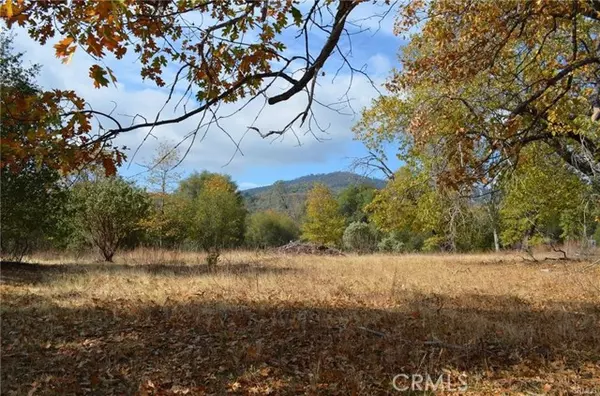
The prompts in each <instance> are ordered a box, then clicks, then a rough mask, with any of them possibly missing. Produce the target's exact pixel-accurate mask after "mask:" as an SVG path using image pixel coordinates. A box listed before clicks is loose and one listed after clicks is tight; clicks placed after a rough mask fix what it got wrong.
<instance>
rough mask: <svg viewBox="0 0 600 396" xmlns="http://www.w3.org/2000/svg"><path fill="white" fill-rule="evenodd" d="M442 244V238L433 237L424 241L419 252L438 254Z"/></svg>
mask: <svg viewBox="0 0 600 396" xmlns="http://www.w3.org/2000/svg"><path fill="white" fill-rule="evenodd" d="M443 244H444V238H443V237H441V236H437V235H434V236H431V237H429V238H427V239H425V242H423V247H422V248H421V250H422V251H424V252H428V253H433V252H439V251H441V250H442V247H443Z"/></svg>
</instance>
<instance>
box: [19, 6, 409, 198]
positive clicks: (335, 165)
mask: <svg viewBox="0 0 600 396" xmlns="http://www.w3.org/2000/svg"><path fill="white" fill-rule="evenodd" d="M309 5H310V3H309V2H305V3H304V4H303V5H302V6H303V7H307V6H309ZM382 10H383V8H382V5H379V4H372V3H363V4H361V5H359V6H358V7H357V9H356V10H355V11H354V12H353V14H352V18H351V20H357V21H358V20H360V23H361V24H362V25H363V26H368V27H370V28H371V31H367V32H364V33H361V34H359V35H355V36H353V38H352V55H351V56H350V61H351V62H352V64H353V65H354V66H355V67H356V68H360V67H362V66H363V65H364V66H365V67H366V71H367V72H368V74H369V76H370V77H371V78H372V79H373V80H374V81H375V83H376V84H377V85H378V86H379V85H380V84H382V83H383V82H384V81H385V79H386V77H387V75H388V74H389V71H390V69H391V68H392V67H398V66H399V65H398V62H397V52H398V49H399V47H400V46H401V45H402V43H403V42H402V40H401V39H400V38H399V37H396V36H394V35H393V33H392V27H393V18H394V15H393V13H390V15H388V16H387V18H386V19H385V20H383V21H382V23H381V27H380V28H379V22H378V21H377V20H375V19H367V20H364V19H363V18H365V17H367V16H369V15H372V14H373V13H374V12H375V13H379V12H381V11H382ZM15 33H16V39H15V47H16V49H17V50H19V51H25V60H26V62H31V63H39V64H41V65H42V72H41V74H40V76H39V80H38V82H39V84H40V85H42V86H43V87H45V88H62V89H67V88H68V89H74V90H76V91H77V92H78V93H79V94H80V95H81V96H83V97H84V98H85V99H86V100H87V101H88V102H89V103H91V104H92V106H93V107H94V108H96V109H99V110H105V111H110V110H111V109H112V108H113V106H114V104H113V101H114V102H115V103H116V104H117V109H116V110H115V112H114V114H119V117H121V118H122V119H123V122H125V123H127V118H126V117H125V116H124V114H128V115H132V114H143V115H144V116H146V117H147V118H148V119H154V117H155V115H156V113H157V111H158V110H159V109H160V107H161V106H162V104H163V103H164V100H165V98H166V95H167V94H168V88H157V87H155V86H154V85H152V84H151V83H144V82H142V80H141V78H140V76H139V65H138V64H137V63H136V60H135V58H133V57H128V56H126V57H125V58H124V59H123V60H121V61H113V60H110V59H108V60H107V64H108V65H109V66H110V67H111V68H112V69H113V71H114V72H115V74H116V76H117V79H118V83H117V86H116V87H112V86H111V87H109V88H102V89H95V88H93V84H92V82H91V80H90V79H89V77H88V68H89V66H90V65H91V64H93V63H94V61H93V60H92V59H91V58H90V57H89V56H88V55H87V54H85V53H84V52H83V51H81V50H78V51H77V52H76V54H75V56H74V57H73V59H72V61H71V62H70V63H69V64H68V65H64V64H62V63H61V62H60V61H59V60H57V59H56V58H55V56H54V48H53V45H54V44H55V42H48V43H47V44H46V45H45V46H43V47H42V46H40V45H39V44H38V43H36V42H34V41H32V40H31V39H29V37H28V36H27V34H26V32H24V31H22V30H18V29H17V30H16V31H15ZM322 40H323V37H322V36H320V35H319V34H317V33H315V34H314V35H312V37H311V43H312V44H311V47H313V46H314V48H320V47H319V45H320V44H321V43H322ZM284 41H285V42H286V44H287V45H288V48H289V51H290V52H293V51H294V50H295V48H296V47H295V45H296V42H295V40H294V38H293V35H290V37H284ZM341 47H342V49H343V50H344V51H345V50H347V49H348V48H349V47H348V44H347V43H346V42H343V43H342V44H341ZM340 59H341V58H340V57H339V56H336V55H334V57H333V58H331V59H330V60H329V61H328V62H327V63H326V65H325V68H324V71H325V77H321V78H319V80H318V87H317V94H316V95H317V97H318V98H319V99H321V100H322V101H323V102H327V103H330V102H334V101H337V100H338V99H339V97H340V96H341V95H343V93H344V92H345V91H346V89H347V87H348V85H349V81H350V74H349V72H348V71H347V70H343V71H342V72H341V73H340V74H339V75H338V77H337V78H336V79H335V81H332V77H333V75H334V74H335V71H336V70H337V69H338V67H339V65H340ZM175 67H176V65H173V68H175ZM169 71H171V72H172V69H169ZM167 81H168V80H167ZM280 88H281V87H280ZM380 89H381V90H383V89H382V88H380ZM377 95H378V92H377V90H375V89H374V88H373V87H372V86H371V85H370V83H369V82H368V81H367V79H366V78H364V77H361V76H360V75H355V76H354V79H353V83H352V85H351V88H350V91H349V93H348V96H349V98H350V103H351V104H352V108H353V110H354V114H348V115H340V114H337V113H335V112H333V111H331V110H327V109H323V108H321V109H318V110H315V113H316V116H317V117H318V121H319V123H320V124H322V125H324V126H329V128H328V130H327V134H319V135H318V136H319V138H321V139H322V141H318V140H317V139H315V138H314V137H313V136H311V135H310V134H306V135H304V134H303V132H304V131H299V133H298V139H296V138H295V137H294V136H292V135H286V136H284V137H282V138H278V139H274V140H263V139H261V138H260V137H259V136H257V135H254V134H250V133H247V126H248V125H251V124H252V122H253V120H254V118H255V116H256V114H257V113H258V110H259V107H260V106H258V104H257V106H248V108H246V109H244V111H242V112H240V113H238V114H237V115H235V116H234V117H231V118H229V119H227V120H224V121H223V122H222V126H223V128H224V129H225V130H226V131H227V132H228V133H229V134H230V135H231V136H233V138H234V139H236V140H237V139H239V138H241V137H242V136H244V139H243V140H242V143H241V145H240V147H241V150H242V152H243V155H241V154H240V153H237V154H236V155H235V156H234V157H233V159H232V160H231V161H230V159H231V157H232V155H233V154H234V153H235V151H236V149H235V145H234V144H233V143H232V142H231V140H230V139H229V138H228V137H227V136H226V135H225V134H224V133H223V132H222V131H220V130H219V129H218V128H216V127H211V128H210V129H208V130H207V131H206V138H205V139H204V140H203V141H201V142H198V141H197V142H196V143H195V144H194V146H192V148H191V149H190V152H189V154H188V155H187V157H186V158H185V160H184V161H183V163H182V164H181V166H180V169H179V171H180V172H181V173H183V174H184V175H185V174H189V173H191V172H193V171H201V170H204V169H206V170H209V171H213V172H222V173H228V174H230V175H231V176H232V178H233V179H234V180H235V181H236V182H237V183H238V185H239V186H240V187H241V188H242V189H243V188H250V187H254V186H261V185H268V184H271V183H273V182H275V181H277V180H288V179H293V178H295V177H299V176H303V175H306V174H309V173H326V172H332V171H338V170H349V168H350V164H351V162H352V159H353V158H356V157H360V156H364V155H365V154H366V150H365V149H364V147H363V146H362V144H361V143H360V142H357V141H354V140H353V133H352V131H351V128H352V125H354V123H356V122H357V120H358V117H359V112H360V110H361V109H362V108H363V107H365V106H368V105H369V103H370V101H371V100H372V99H373V98H375V97H376V96H377ZM305 103H306V102H305V97H302V98H300V97H298V98H293V99H292V100H289V101H287V102H284V103H282V104H279V105H277V106H273V108H271V107H269V108H267V109H265V111H264V112H263V113H262V114H261V117H260V118H259V119H258V120H257V121H256V123H255V124H253V125H256V126H258V127H260V128H261V130H266V129H269V128H270V129H275V128H281V127H282V126H283V125H285V124H286V123H287V120H289V119H290V117H293V115H294V114H297V113H298V112H299V111H300V110H301V109H303V108H304V106H305ZM238 106H239V104H238ZM231 109H232V110H233V107H232V108H231ZM166 110H168V109H166ZM220 111H222V112H223V114H226V113H227V112H228V111H229V112H231V111H230V109H229V108H227V106H224V108H222V109H221V110H220ZM345 113H351V111H350V109H345ZM166 115H167V116H169V115H170V114H166ZM197 122H198V121H197V120H196V121H195V123H194V122H193V120H190V122H188V123H186V122H184V123H181V124H177V125H170V126H168V127H163V128H162V129H161V128H159V129H157V130H155V131H154V132H153V134H154V135H155V137H156V138H153V137H151V138H149V139H148V140H147V141H146V142H145V143H144V144H143V145H142V146H141V148H140V150H139V152H138V153H137V154H136V157H135V158H133V161H132V160H131V157H132V154H133V150H135V149H136V148H137V147H138V146H139V144H140V143H141V142H142V141H143V139H144V136H145V135H146V132H145V131H138V132H134V133H129V134H127V135H123V136H121V137H119V138H118V139H117V141H116V143H117V144H118V145H126V146H128V147H130V148H131V150H130V151H129V152H128V154H129V157H130V161H129V163H127V164H125V165H124V166H123V167H122V168H121V169H120V170H119V172H120V173H121V174H122V175H123V176H126V177H132V176H134V175H137V176H136V178H137V179H138V180H139V181H140V182H141V183H143V180H144V175H143V174H142V175H140V172H141V171H142V168H141V167H140V166H139V165H138V164H139V163H142V162H145V161H147V160H149V159H150V158H151V157H152V154H153V152H154V150H155V148H156V146H157V145H158V142H159V141H162V142H167V143H169V144H175V143H176V142H178V141H179V140H181V138H182V137H183V136H184V135H185V133H186V132H189V131H190V130H193V129H195V127H196V124H197ZM245 133H246V135H244V134H245ZM298 140H299V141H300V145H298ZM388 157H389V158H390V165H391V167H392V168H396V167H398V166H399V162H398V161H397V160H395V155H394V148H393V147H390V148H389V150H388ZM374 176H378V175H377V174H374Z"/></svg>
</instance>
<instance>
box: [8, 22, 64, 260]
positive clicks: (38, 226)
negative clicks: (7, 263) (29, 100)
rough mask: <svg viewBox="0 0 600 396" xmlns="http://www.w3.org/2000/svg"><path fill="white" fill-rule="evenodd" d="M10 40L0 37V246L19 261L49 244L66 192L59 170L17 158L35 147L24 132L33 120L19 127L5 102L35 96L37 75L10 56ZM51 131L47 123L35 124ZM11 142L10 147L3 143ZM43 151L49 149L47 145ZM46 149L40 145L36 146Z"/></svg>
mask: <svg viewBox="0 0 600 396" xmlns="http://www.w3.org/2000/svg"><path fill="white" fill-rule="evenodd" d="M11 41H12V38H11V37H10V36H7V35H5V34H1V35H0V86H1V89H0V95H1V97H2V117H0V141H1V142H2V145H1V149H0V151H1V153H2V156H1V158H0V195H1V199H0V204H1V205H2V208H1V210H0V217H1V220H0V228H1V230H0V233H1V237H0V247H1V250H2V255H3V256H4V257H10V258H11V259H14V260H21V259H22V257H23V255H25V254H26V253H28V252H29V251H30V250H31V249H33V248H34V247H36V246H38V245H40V244H41V243H44V242H47V240H48V238H50V237H51V236H52V235H53V234H54V231H56V230H57V228H58V227H57V224H58V223H60V222H61V221H62V218H63V217H64V215H65V211H66V198H67V191H66V188H65V187H64V185H63V184H62V180H61V176H60V174H59V172H58V171H57V170H56V169H54V168H52V167H50V166H49V165H48V164H45V163H43V162H42V161H40V158H39V157H38V156H37V154H33V153H30V154H31V155H27V156H16V155H14V154H15V151H18V150H23V149H26V148H27V147H31V148H33V146H35V143H34V141H33V140H35V138H33V137H32V136H31V135H28V134H27V131H28V129H29V128H32V127H33V125H32V122H33V121H30V120H28V119H27V114H25V115H24V117H23V119H22V120H20V122H19V123H16V122H13V121H14V120H13V119H12V118H11V109H13V108H14V107H13V104H11V103H8V98H9V97H10V98H23V97H29V96H33V95H37V94H38V87H37V86H36V85H35V81H34V79H35V76H36V74H37V72H38V71H39V67H38V66H32V67H30V68H24V67H23V65H22V54H20V53H17V54H14V53H13V50H12V46H11ZM44 126H47V127H48V128H51V127H52V126H53V123H52V122H51V121H50V120H46V123H45V124H39V125H38V127H39V129H40V131H42V130H44ZM7 142H10V143H12V144H8V145H7V144H6V143H7ZM45 147H46V148H47V145H46V146H45ZM35 149H36V150H37V149H44V146H40V147H37V148H35Z"/></svg>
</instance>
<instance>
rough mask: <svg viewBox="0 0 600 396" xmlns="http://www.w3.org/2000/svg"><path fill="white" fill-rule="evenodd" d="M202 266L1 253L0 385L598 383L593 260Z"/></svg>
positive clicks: (338, 388)
mask: <svg viewBox="0 0 600 396" xmlns="http://www.w3.org/2000/svg"><path fill="white" fill-rule="evenodd" d="M203 260H204V259H203V257H202V256H201V255H198V254H192V253H181V252H168V251H155V250H136V251H134V252H130V253H123V254H121V255H120V256H118V257H117V258H116V262H115V263H113V264H110V263H101V262H95V261H94V258H86V257H77V258H75V257H67V256H63V257H60V256H56V257H55V256H52V255H44V256H36V257H30V258H28V261H30V262H31V263H37V265H31V264H29V265H23V264H19V265H17V264H10V263H4V264H3V265H2V283H1V285H0V290H1V297H2V306H1V309H2V328H1V330H2V359H1V365H2V367H1V371H2V376H1V380H2V384H1V393H2V394H3V395H12V394H14V395H38V394H39V395H43V394H61V395H66V394H156V395H176V394H190V395H195V394H199V395H203V394H227V393H233V394H258V395H261V394H340V395H375V394H400V392H397V391H395V390H394V388H393V386H392V379H393V378H394V376H395V375H397V374H407V375H412V374H419V375H426V374H429V375H431V376H432V377H434V378H437V377H438V376H439V375H441V374H443V375H445V378H446V379H445V381H447V382H448V383H446V385H451V386H453V385H458V378H459V375H461V374H462V375H463V376H464V377H462V378H466V382H467V384H468V388H467V390H466V393H467V394H477V395H487V394H489V395H495V394H524V395H525V394H574V395H576V394H600V265H599V264H594V263H593V261H590V260H588V261H577V262H575V261H540V262H535V263H534V262H527V261H524V260H523V259H522V258H520V257H519V256H517V255H513V254H497V255H494V254H485V255H402V256H387V255H365V256H355V255H349V256H346V257H320V256H281V255H279V256H278V255H270V254H267V253H255V252H230V253H227V254H225V255H224V257H223V259H222V261H221V263H220V264H219V266H218V269H217V270H216V271H214V272H208V271H207V267H206V266H205V265H204V264H203ZM434 393H442V391H441V388H437V391H436V390H434V389H433V388H430V392H429V393H428V394H434ZM448 393H451V392H448V390H446V393H445V394H448ZM414 394H424V392H423V391H419V390H418V389H416V390H415V392H414ZM426 394H427V393H426Z"/></svg>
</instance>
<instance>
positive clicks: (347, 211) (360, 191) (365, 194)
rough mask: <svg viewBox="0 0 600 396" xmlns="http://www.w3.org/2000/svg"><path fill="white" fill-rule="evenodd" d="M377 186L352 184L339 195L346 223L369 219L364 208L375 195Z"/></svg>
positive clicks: (341, 210)
mask: <svg viewBox="0 0 600 396" xmlns="http://www.w3.org/2000/svg"><path fill="white" fill-rule="evenodd" d="M375 191H376V190H375V188H374V187H372V186H370V185H367V184H361V185H351V186H348V187H347V188H345V189H344V190H342V191H341V192H340V194H339V195H338V203H339V205H340V213H341V214H342V216H344V217H345V219H346V224H350V223H352V222H355V221H358V222H364V221H367V214H366V213H365V211H364V208H365V206H366V205H367V204H369V203H370V202H371V201H372V200H373V197H374V196H375Z"/></svg>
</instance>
